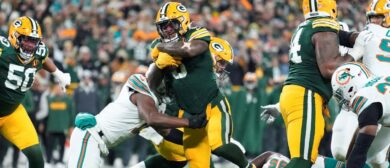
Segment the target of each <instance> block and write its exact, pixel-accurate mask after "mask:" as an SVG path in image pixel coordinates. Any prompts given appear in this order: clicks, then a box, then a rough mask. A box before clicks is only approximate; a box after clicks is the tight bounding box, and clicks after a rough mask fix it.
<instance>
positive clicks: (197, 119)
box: [130, 93, 206, 128]
mask: <svg viewBox="0 0 390 168" xmlns="http://www.w3.org/2000/svg"><path fill="white" fill-rule="evenodd" d="M130 100H131V101H132V102H133V103H134V104H135V105H136V106H137V108H138V111H139V114H140V115H141V117H142V118H143V119H144V120H145V121H146V123H147V124H148V125H150V126H152V127H158V128H179V127H189V128H201V127H204V126H205V125H206V124H205V120H206V119H205V116H201V115H199V116H194V117H192V118H189V119H187V118H176V117H170V116H167V115H164V114H162V113H159V112H158V110H157V108H156V106H155V104H154V100H153V99H152V98H151V97H149V96H147V95H144V94H141V93H134V94H132V95H131V97H130Z"/></svg>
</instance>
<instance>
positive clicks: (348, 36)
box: [339, 30, 359, 48]
mask: <svg viewBox="0 0 390 168" xmlns="http://www.w3.org/2000/svg"><path fill="white" fill-rule="evenodd" d="M358 35H359V33H358V32H348V31H344V30H340V31H339V41H340V45H342V46H345V47H348V48H352V47H353V45H354V44H355V40H356V38H357V37H358Z"/></svg>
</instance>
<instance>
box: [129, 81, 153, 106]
mask: <svg viewBox="0 0 390 168" xmlns="http://www.w3.org/2000/svg"><path fill="white" fill-rule="evenodd" d="M126 85H127V86H128V87H129V88H130V89H132V90H133V92H138V93H141V94H144V95H147V96H150V97H151V98H152V99H153V100H154V102H155V104H156V105H158V104H159V103H158V101H157V97H156V96H155V95H154V94H153V92H152V91H151V90H150V88H149V86H148V83H147V81H146V78H145V77H144V76H142V75H141V74H134V75H131V76H130V77H129V79H128V80H127V82H126Z"/></svg>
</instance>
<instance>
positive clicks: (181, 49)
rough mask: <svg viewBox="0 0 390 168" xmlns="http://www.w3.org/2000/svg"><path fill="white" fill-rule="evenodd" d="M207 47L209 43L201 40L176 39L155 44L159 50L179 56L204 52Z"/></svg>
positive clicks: (193, 55)
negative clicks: (185, 40) (186, 40)
mask: <svg viewBox="0 0 390 168" xmlns="http://www.w3.org/2000/svg"><path fill="white" fill-rule="evenodd" d="M208 48H209V44H208V43H207V42H206V41H203V40H191V41H190V42H183V41H178V42H170V43H160V44H158V45H157V49H158V50H159V51H160V52H165V53H168V54H169V55H172V56H175V57H181V58H190V57H195V56H197V55H200V54H201V53H203V52H205V51H206V50H207V49H208Z"/></svg>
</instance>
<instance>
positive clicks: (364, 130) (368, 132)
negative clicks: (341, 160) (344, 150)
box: [346, 102, 383, 168]
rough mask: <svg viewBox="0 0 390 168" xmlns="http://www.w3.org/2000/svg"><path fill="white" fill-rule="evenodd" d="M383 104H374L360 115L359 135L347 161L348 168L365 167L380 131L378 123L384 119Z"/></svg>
mask: <svg viewBox="0 0 390 168" xmlns="http://www.w3.org/2000/svg"><path fill="white" fill-rule="evenodd" d="M382 114H383V109H382V104H381V103H378V102H377V103H372V104H371V105H369V106H368V107H367V108H365V109H364V110H363V111H362V112H361V113H360V114H359V118H358V120H359V134H358V136H357V138H356V141H355V144H354V146H353V149H352V152H351V154H350V156H349V158H348V160H347V166H346V168H354V167H363V166H364V163H365V162H366V160H367V152H368V149H369V148H370V146H371V144H372V142H373V141H374V138H375V136H376V132H377V129H378V121H379V119H380V118H381V117H382Z"/></svg>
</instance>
